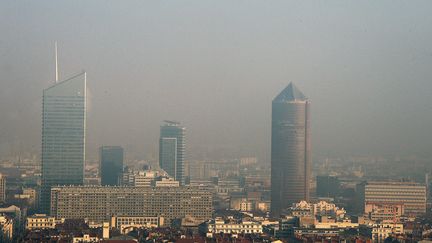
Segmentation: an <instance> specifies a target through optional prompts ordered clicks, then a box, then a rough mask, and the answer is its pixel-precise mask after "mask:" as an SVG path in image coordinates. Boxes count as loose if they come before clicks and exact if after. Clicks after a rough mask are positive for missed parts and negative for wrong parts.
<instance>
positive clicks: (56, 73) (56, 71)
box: [54, 41, 59, 83]
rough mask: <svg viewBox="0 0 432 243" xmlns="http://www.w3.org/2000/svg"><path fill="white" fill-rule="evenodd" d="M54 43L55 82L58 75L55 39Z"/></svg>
mask: <svg viewBox="0 0 432 243" xmlns="http://www.w3.org/2000/svg"><path fill="white" fill-rule="evenodd" d="M54 45H55V82H56V83H57V82H58V80H59V75H58V59H57V41H56V42H55V43H54Z"/></svg>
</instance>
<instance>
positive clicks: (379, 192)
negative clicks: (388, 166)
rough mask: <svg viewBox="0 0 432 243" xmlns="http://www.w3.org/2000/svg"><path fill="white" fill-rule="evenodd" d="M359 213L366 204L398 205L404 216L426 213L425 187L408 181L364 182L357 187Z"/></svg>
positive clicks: (363, 210)
mask: <svg viewBox="0 0 432 243" xmlns="http://www.w3.org/2000/svg"><path fill="white" fill-rule="evenodd" d="M357 194H358V197H359V201H360V203H361V207H362V208H361V211H362V212H363V213H367V212H366V211H365V209H366V208H365V206H366V205H368V204H385V203H388V204H389V203H392V204H400V205H403V208H404V212H405V214H406V215H419V214H424V213H426V186H425V185H422V184H420V183H415V182H408V181H365V182H363V183H360V184H358V185H357Z"/></svg>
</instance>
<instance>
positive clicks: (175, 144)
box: [159, 121, 186, 185]
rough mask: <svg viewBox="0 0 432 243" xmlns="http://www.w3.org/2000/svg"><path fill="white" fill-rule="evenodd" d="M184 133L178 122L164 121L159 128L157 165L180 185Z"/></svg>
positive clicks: (182, 183) (182, 181) (183, 154)
mask: <svg viewBox="0 0 432 243" xmlns="http://www.w3.org/2000/svg"><path fill="white" fill-rule="evenodd" d="M185 132H186V129H185V128H184V127H182V126H180V123H178V122H172V121H165V124H163V125H162V126H161V127H160V139H159V165H160V167H161V168H162V169H163V170H164V171H165V172H167V173H168V175H169V176H171V177H173V178H174V179H175V180H176V181H179V182H180V184H181V185H184V171H185V169H184V156H185V142H186V141H185Z"/></svg>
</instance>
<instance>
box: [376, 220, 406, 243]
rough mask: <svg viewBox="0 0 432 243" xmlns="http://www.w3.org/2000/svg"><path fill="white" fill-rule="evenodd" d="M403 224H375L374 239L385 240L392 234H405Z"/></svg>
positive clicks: (377, 240)
mask: <svg viewBox="0 0 432 243" xmlns="http://www.w3.org/2000/svg"><path fill="white" fill-rule="evenodd" d="M403 232H404V230H403V224H374V225H373V227H372V240H373V241H374V242H384V240H385V239H386V238H387V237H389V236H390V235H400V234H403Z"/></svg>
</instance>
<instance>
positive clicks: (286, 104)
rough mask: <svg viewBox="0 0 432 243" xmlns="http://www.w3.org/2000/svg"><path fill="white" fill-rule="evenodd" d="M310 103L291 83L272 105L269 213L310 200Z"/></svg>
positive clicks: (273, 213) (275, 214) (275, 213)
mask: <svg viewBox="0 0 432 243" xmlns="http://www.w3.org/2000/svg"><path fill="white" fill-rule="evenodd" d="M309 106H310V103H309V100H308V99H307V98H306V97H305V96H304V95H303V93H302V92H301V91H300V90H299V89H297V87H296V86H294V85H293V84H292V83H290V84H289V85H288V86H287V87H286V88H285V89H284V90H283V91H282V92H281V93H280V94H279V95H278V96H277V97H276V98H275V99H274V100H273V102H272V137H271V213H272V215H273V216H279V215H280V214H281V212H282V211H283V210H284V209H286V208H288V207H290V206H291V205H292V203H295V202H299V201H301V200H309V177H310V163H311V155H310V154H311V149H310V116H309Z"/></svg>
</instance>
